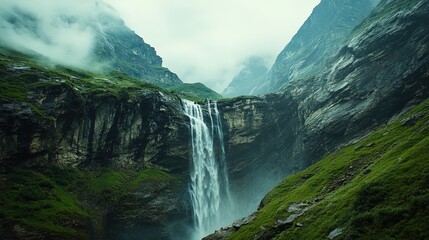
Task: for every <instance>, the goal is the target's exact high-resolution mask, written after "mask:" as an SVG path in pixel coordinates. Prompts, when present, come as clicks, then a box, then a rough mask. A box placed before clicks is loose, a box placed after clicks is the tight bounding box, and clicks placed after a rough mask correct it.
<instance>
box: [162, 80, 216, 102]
mask: <svg viewBox="0 0 429 240" xmlns="http://www.w3.org/2000/svg"><path fill="white" fill-rule="evenodd" d="M168 89H169V90H170V91H172V92H173V93H177V94H179V95H181V96H183V97H184V98H186V99H189V100H194V101H199V100H201V99H210V100H219V99H221V98H222V96H221V95H220V94H218V93H217V92H215V91H213V90H211V89H210V88H208V87H206V86H205V85H204V84H202V83H182V84H180V85H177V86H174V87H171V88H168Z"/></svg>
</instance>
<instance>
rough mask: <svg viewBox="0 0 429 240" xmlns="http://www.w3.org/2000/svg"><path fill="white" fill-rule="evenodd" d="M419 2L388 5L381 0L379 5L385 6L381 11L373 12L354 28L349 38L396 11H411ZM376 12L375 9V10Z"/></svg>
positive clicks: (413, 0)
mask: <svg viewBox="0 0 429 240" xmlns="http://www.w3.org/2000/svg"><path fill="white" fill-rule="evenodd" d="M419 1H420V0H401V1H398V0H397V1H395V2H390V3H388V2H387V1H386V0H382V1H381V2H380V3H379V5H383V4H386V6H385V7H384V8H383V9H382V11H373V13H372V14H371V15H370V16H369V17H368V18H367V19H365V20H364V21H362V22H361V23H360V24H359V25H358V26H356V27H355V29H354V30H353V32H352V34H351V35H350V36H351V37H354V36H356V35H358V34H361V33H362V32H364V31H365V30H366V29H367V28H368V27H370V26H371V25H372V24H373V23H376V22H379V21H380V20H381V19H383V18H385V17H386V16H391V15H392V14H391V13H395V12H398V11H400V10H401V11H405V10H407V9H411V8H412V7H413V6H415V5H416V3H418V2H419ZM376 10H377V9H376Z"/></svg>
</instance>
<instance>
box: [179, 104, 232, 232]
mask: <svg viewBox="0 0 429 240" xmlns="http://www.w3.org/2000/svg"><path fill="white" fill-rule="evenodd" d="M183 111H184V113H185V114H186V115H187V116H188V117H189V118H190V125H191V138H192V164H191V173H190V174H191V183H190V187H189V192H190V195H191V202H192V208H193V217H194V227H195V231H196V236H195V238H197V239H201V238H202V237H204V236H206V235H208V234H210V233H212V232H214V230H216V229H218V228H220V227H222V226H225V225H227V224H229V223H230V222H229V221H230V220H231V217H230V216H231V210H232V207H231V200H230V193H229V181H228V174H227V168H226V162H225V148H224V136H223V131H222V122H221V120H220V115H219V111H218V108H217V104H216V103H215V102H212V103H211V102H210V101H209V102H208V104H207V111H208V114H207V118H208V120H209V121H210V122H209V124H210V127H208V126H207V124H206V123H205V121H204V113H203V109H202V107H201V106H200V105H198V104H195V103H194V102H191V101H187V100H183Z"/></svg>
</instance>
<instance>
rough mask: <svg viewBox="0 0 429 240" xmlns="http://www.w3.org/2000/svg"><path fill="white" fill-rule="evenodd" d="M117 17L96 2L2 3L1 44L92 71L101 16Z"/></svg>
mask: <svg viewBox="0 0 429 240" xmlns="http://www.w3.org/2000/svg"><path fill="white" fill-rule="evenodd" d="M102 13H103V14H111V15H114V14H116V13H115V12H114V10H113V9H111V8H109V7H108V6H107V5H106V4H100V2H99V1H97V0H61V1H57V0H32V1H31V4H29V2H28V1H25V0H3V1H2V6H1V8H0V31H1V33H2V34H1V35H0V43H2V44H3V45H6V46H8V47H10V48H12V49H15V50H18V51H21V52H36V53H38V54H41V55H43V56H46V57H47V58H49V59H50V60H51V61H53V62H55V63H59V64H64V65H71V66H76V67H79V68H84V69H88V68H92V67H94V65H91V64H90V63H91V55H92V52H93V49H94V46H95V44H96V24H97V21H98V20H97V19H98V16H99V15H100V14H102Z"/></svg>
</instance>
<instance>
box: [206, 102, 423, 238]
mask: <svg viewBox="0 0 429 240" xmlns="http://www.w3.org/2000/svg"><path fill="white" fill-rule="evenodd" d="M416 116H419V117H418V118H417V119H419V120H418V121H414V123H413V124H404V123H405V122H407V121H406V120H407V119H415V117H416ZM428 123H429V101H426V102H424V103H422V104H421V105H419V106H418V107H416V108H414V109H413V110H411V111H410V112H408V113H407V114H406V115H405V116H403V117H402V118H400V119H398V120H397V121H395V122H393V123H392V124H390V125H389V126H387V127H385V128H382V129H380V130H378V131H377V132H375V133H373V134H371V135H370V136H368V137H367V138H365V139H364V140H362V141H359V142H357V143H355V144H353V145H350V146H348V147H345V148H343V149H341V150H338V151H336V152H333V153H331V154H330V155H328V156H327V157H325V158H324V159H323V160H321V161H320V162H318V163H316V164H314V165H313V166H311V167H309V168H308V169H306V170H304V171H302V172H300V173H297V174H295V175H292V176H290V177H288V178H286V179H285V180H283V181H282V182H281V183H280V184H279V185H277V186H276V187H275V188H274V190H272V191H271V192H270V193H269V194H268V195H266V196H265V198H264V199H263V200H262V202H261V204H260V209H259V210H258V211H257V212H256V213H255V215H254V216H256V217H254V218H252V220H251V221H250V222H246V224H243V225H238V226H232V227H229V228H226V229H224V232H229V234H228V235H227V236H223V237H222V238H214V239H267V238H269V239H272V238H275V239H325V238H328V236H331V237H332V236H335V239H392V238H395V239H396V238H398V239H408V238H410V237H411V238H413V239H426V238H427V237H428V236H429V232H428V228H427V227H426V226H427V225H428V224H429V217H428V216H429V208H428V207H427V206H428V202H429V188H428V185H427V184H428V182H429V178H428V176H429V174H428V172H429V162H428V161H427V157H428V152H429V138H428V136H429V124H428ZM299 206H301V207H299ZM303 209H304V210H305V211H304V210H303ZM217 235H222V234H220V233H218V234H217ZM332 238H333V237H332ZM208 239H210V238H208Z"/></svg>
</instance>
